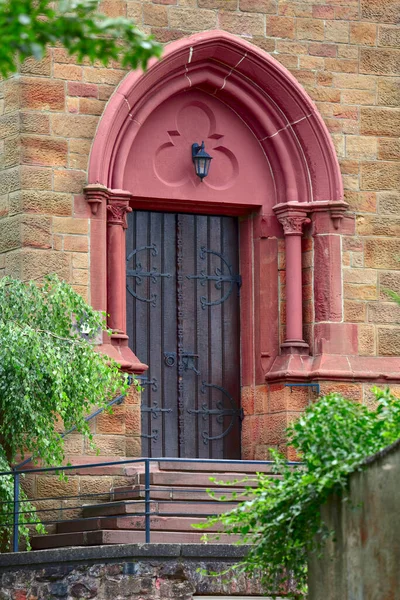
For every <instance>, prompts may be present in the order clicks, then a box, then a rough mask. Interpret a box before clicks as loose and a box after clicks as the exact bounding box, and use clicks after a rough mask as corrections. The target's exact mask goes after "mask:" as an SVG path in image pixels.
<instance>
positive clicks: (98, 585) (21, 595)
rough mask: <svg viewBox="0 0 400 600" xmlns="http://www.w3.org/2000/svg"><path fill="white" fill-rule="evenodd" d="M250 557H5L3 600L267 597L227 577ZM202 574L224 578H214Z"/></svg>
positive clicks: (185, 553)
mask: <svg viewBox="0 0 400 600" xmlns="http://www.w3.org/2000/svg"><path fill="white" fill-rule="evenodd" d="M245 552H246V548H245V547H243V546H242V547H239V546H234V545H223V544H210V545H206V544H186V545H180V544H129V545H116V546H102V547H101V546H96V547H90V548H63V549H59V550H44V551H37V552H21V553H19V554H3V555H0V582H1V583H0V599H1V600H58V599H62V598H64V599H66V600H75V599H80V600H83V599H84V598H93V599H95V600H123V599H125V598H129V599H131V600H145V599H146V600H163V599H170V598H171V599H172V598H173V599H179V598H182V599H184V600H191V598H193V596H222V595H223V596H259V595H262V594H263V590H262V587H261V585H260V582H259V581H258V580H257V579H256V578H253V579H250V578H249V577H246V576H244V575H237V576H231V575H228V576H224V575H222V573H223V572H224V571H225V570H226V569H227V568H229V567H230V566H231V565H232V564H234V563H235V562H237V561H238V560H240V558H242V557H243V556H244V554H245ZM199 569H207V570H209V571H216V572H218V573H221V575H220V576H218V577H210V576H207V575H204V574H202V573H201V572H200V571H199ZM264 598H265V597H264ZM265 600H268V599H267V598H265ZM270 600H272V599H270ZM276 600H278V599H276Z"/></svg>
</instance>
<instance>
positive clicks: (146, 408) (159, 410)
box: [140, 400, 172, 419]
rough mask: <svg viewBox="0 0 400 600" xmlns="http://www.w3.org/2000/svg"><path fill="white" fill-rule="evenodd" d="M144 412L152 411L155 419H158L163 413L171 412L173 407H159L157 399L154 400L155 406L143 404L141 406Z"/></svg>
mask: <svg viewBox="0 0 400 600" xmlns="http://www.w3.org/2000/svg"><path fill="white" fill-rule="evenodd" d="M140 408H141V411H142V412H143V413H151V416H152V417H153V419H158V416H159V415H160V414H161V413H170V412H172V408H159V406H158V402H157V400H154V402H153V406H145V405H143V404H142V406H141V407H140Z"/></svg>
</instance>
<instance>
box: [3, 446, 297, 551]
mask: <svg viewBox="0 0 400 600" xmlns="http://www.w3.org/2000/svg"><path fill="white" fill-rule="evenodd" d="M163 463H170V464H173V463H176V465H177V467H179V465H182V464H183V463H190V464H193V470H196V465H199V464H203V465H207V470H204V471H202V472H203V473H204V474H205V475H207V474H208V475H209V476H210V477H211V476H212V475H214V476H215V474H216V473H217V477H218V475H219V476H220V477H222V476H223V475H225V477H226V475H227V474H229V473H230V471H228V473H225V474H224V473H223V472H221V471H220V470H218V469H217V470H216V471H212V470H210V469H212V467H213V466H214V465H216V466H217V465H221V464H222V465H226V466H228V465H237V466H238V469H237V471H236V470H235V472H232V477H234V476H235V473H241V474H243V472H244V471H250V469H249V466H251V472H250V473H248V474H249V476H251V474H252V473H255V472H257V470H259V471H262V472H265V471H270V472H272V468H271V469H266V467H269V466H270V465H271V467H272V464H273V463H272V461H252V460H239V459H237V460H236V459H235V460H222V459H221V460H219V459H202V458H194V459H193V458H192V459H190V458H135V459H127V460H119V461H110V462H97V463H96V462H93V463H90V464H83V465H82V464H81V465H67V466H59V467H43V468H39V467H35V468H25V469H24V468H15V469H13V470H12V471H3V472H0V478H1V477H13V489H14V492H13V500H10V501H3V502H0V504H2V505H3V506H4V505H8V506H9V508H10V511H9V512H8V513H3V516H4V514H8V515H9V516H10V521H9V522H6V523H2V524H0V527H1V528H3V529H4V528H8V529H9V531H10V534H11V531H12V550H13V552H18V551H19V545H20V544H19V528H20V525H21V515H23V514H26V513H32V511H31V510H24V504H25V503H28V502H29V503H31V505H35V503H39V502H41V503H43V502H46V501H60V502H63V501H71V500H78V499H81V500H83V501H87V500H88V499H93V498H97V499H100V497H101V498H102V499H103V500H104V497H105V496H109V497H110V498H111V500H114V501H115V498H114V497H113V490H112V489H110V490H109V492H97V493H86V494H72V495H64V496H53V497H51V496H50V497H48V496H46V497H38V498H28V499H21V493H20V490H21V477H23V476H24V475H38V474H54V475H59V474H61V473H63V474H65V475H68V474H70V475H71V474H74V475H75V474H79V475H82V474H85V470H86V471H87V470H88V469H91V470H95V469H99V468H102V469H104V468H111V467H125V468H126V467H135V468H137V471H135V473H132V474H131V476H132V477H133V478H134V477H136V482H135V485H136V484H137V485H138V495H139V498H138V499H136V500H133V501H132V506H133V507H134V506H135V504H137V505H138V506H139V505H144V509H143V510H141V511H134V512H125V513H124V514H120V515H114V516H117V517H118V518H125V517H143V518H144V541H145V542H146V543H151V520H152V519H151V517H154V516H177V517H179V516H181V517H191V518H199V517H206V516H210V511H205V514H204V515H203V514H202V513H199V512H198V511H197V512H195V513H190V511H188V512H184V513H179V512H173V511H172V512H169V511H168V512H160V511H159V510H158V509H157V510H152V508H153V507H154V505H155V504H157V503H159V502H162V503H163V504H167V505H169V504H173V503H174V502H176V500H174V499H173V495H174V493H175V492H177V490H180V491H182V490H184V492H185V493H187V494H193V497H192V498H193V500H195V502H196V504H197V505H199V504H205V505H208V507H210V503H212V502H215V503H219V502H220V501H221V499H218V498H212V497H211V496H210V497H209V498H207V500H199V499H197V498H196V497H195V494H199V492H202V493H204V492H208V491H209V488H210V486H211V485H212V484H211V483H210V486H208V487H203V486H193V487H190V486H186V485H175V486H174V485H169V484H168V485H165V486H164V485H163V486H162V487H160V485H161V484H158V485H157V484H153V485H152V484H151V472H152V471H151V466H152V465H155V464H158V466H159V468H160V469H161V470H162V464H163ZM287 464H288V465H289V466H292V467H296V466H298V465H300V464H301V463H298V462H290V461H288V463H287ZM19 466H20V465H19ZM244 466H246V468H245V469H241V467H244ZM153 472H160V471H159V470H156V471H153ZM162 472H163V473H168V472H169V473H171V469H170V467H169V469H164V470H162ZM181 472H182V471H181ZM186 472H188V471H186ZM119 474H120V473H119ZM125 474H126V471H125ZM140 474H142V475H143V474H144V482H143V483H144V485H143V486H141V483H140ZM244 474H246V473H244ZM125 476H129V469H128V475H125ZM228 481H229V479H228ZM236 483H237V482H236ZM242 483H243V481H242ZM214 485H215V484H214ZM235 490H236V491H237V487H235V482H233V483H232V482H231V483H229V484H228V483H227V485H226V486H224V485H223V484H221V487H220V488H219V487H214V491H215V492H216V494H220V493H222V491H223V492H224V493H225V494H226V493H229V492H234V491H235ZM241 490H243V491H244V490H245V487H243V486H242V487H240V489H239V492H240V491H241ZM160 491H163V492H165V491H167V492H168V494H169V496H170V498H169V499H167V498H166V499H162V500H159V499H158V500H156V499H154V496H153V498H152V492H153V493H155V492H160ZM129 494H132V492H131V490H128V491H127V492H126V496H127V499H129ZM123 496H124V492H123V491H119V492H118V498H119V500H117V501H116V502H118V501H119V502H124V498H123ZM225 502H226V503H227V504H228V505H230V506H231V507H232V505H233V503H235V504H236V503H237V502H238V496H233V497H231V499H228V500H225ZM75 504H76V506H75V505H74V506H60V507H59V508H54V507H52V508H47V509H46V508H38V509H35V513H34V514H40V515H43V514H44V515H45V514H46V513H49V512H50V513H53V512H54V511H55V510H56V511H57V514H58V512H59V511H60V512H61V513H62V512H63V511H71V510H73V509H74V510H78V509H82V508H84V507H85V506H86V507H87V506H88V505H85V504H79V502H75ZM186 504H188V502H186ZM189 504H190V502H189ZM89 506H90V505H89ZM154 508H155V507H154ZM217 512H218V511H217ZM211 514H214V513H211ZM215 514H217V513H215ZM90 518H91V517H82V518H80V519H76V520H82V521H83V520H84V521H88V520H90ZM92 518H93V519H100V521H101V519H107V518H110V517H109V516H105V517H104V516H103V517H102V516H96V517H92ZM70 520H71V519H62V518H61V519H54V518H52V519H49V520H46V519H44V518H40V520H39V519H38V521H37V523H42V524H43V525H44V526H46V525H55V524H59V523H65V522H68V521H70ZM35 524H36V523H35V522H33V523H30V524H29V525H35Z"/></svg>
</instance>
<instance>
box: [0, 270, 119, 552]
mask: <svg viewBox="0 0 400 600" xmlns="http://www.w3.org/2000/svg"><path fill="white" fill-rule="evenodd" d="M103 329H106V326H105V322H104V315H102V314H99V313H98V312H97V311H95V310H94V309H93V308H92V307H90V306H89V305H88V304H86V302H85V301H84V300H83V298H82V297H81V296H80V295H79V294H77V293H76V292H75V291H74V290H73V289H72V288H71V287H70V286H69V285H68V284H67V283H66V282H64V281H60V280H59V279H58V278H57V277H56V276H48V277H46V278H45V279H44V281H43V283H42V284H37V283H34V282H22V281H19V280H15V279H11V278H9V277H5V278H3V279H0V471H9V470H10V465H11V464H13V463H14V462H15V460H16V458H17V457H18V456H22V458H23V457H24V454H27V453H28V454H33V455H34V456H36V457H40V459H41V461H42V462H43V463H44V465H59V464H61V463H62V461H63V460H64V442H63V439H62V438H61V436H60V435H59V433H58V427H57V425H59V424H60V422H62V423H63V424H64V427H65V429H71V428H72V427H75V428H76V430H77V431H78V432H79V433H82V434H83V435H84V436H86V437H87V438H88V439H89V440H90V441H91V442H92V436H91V433H90V428H89V424H88V423H87V422H86V421H85V418H86V416H87V415H88V414H89V413H90V412H91V410H92V409H93V408H94V407H96V408H106V407H107V403H108V401H109V400H110V399H111V398H114V397H115V396H117V395H119V394H124V393H125V392H126V390H127V388H128V383H127V377H126V375H125V374H122V373H121V371H120V369H119V367H118V365H117V364H116V363H115V362H113V361H112V360H110V359H109V358H108V357H106V356H104V355H103V354H101V353H99V352H96V349H95V346H94V336H95V335H97V332H99V331H102V330H103ZM12 491H13V490H12V477H7V476H3V477H0V543H1V542H3V546H4V543H5V542H6V541H7V540H6V538H5V533H4V532H5V531H9V530H7V529H6V528H5V527H4V525H5V524H6V523H9V522H10V517H9V515H8V518H7V515H6V512H7V510H8V511H9V510H10V509H9V506H11V505H10V504H8V503H9V502H10V501H11V500H12ZM22 500H26V496H22ZM24 511H25V512H24V515H23V517H22V521H21V527H20V532H21V535H22V536H24V537H25V538H27V536H28V529H27V528H26V525H27V524H29V523H33V522H36V521H37V518H36V517H35V514H34V508H33V506H32V505H30V504H29V503H24Z"/></svg>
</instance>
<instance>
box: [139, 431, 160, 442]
mask: <svg viewBox="0 0 400 600" xmlns="http://www.w3.org/2000/svg"><path fill="white" fill-rule="evenodd" d="M151 432H152V435H148V434H147V433H142V435H141V436H140V437H142V438H145V439H146V440H152V442H153V444H155V443H156V441H157V440H158V429H152V430H151Z"/></svg>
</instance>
